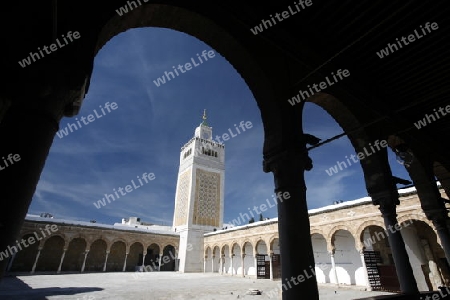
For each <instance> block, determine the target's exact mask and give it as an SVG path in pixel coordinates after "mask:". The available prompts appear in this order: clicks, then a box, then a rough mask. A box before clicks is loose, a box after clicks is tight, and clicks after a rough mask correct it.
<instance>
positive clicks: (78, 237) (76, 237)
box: [69, 234, 89, 245]
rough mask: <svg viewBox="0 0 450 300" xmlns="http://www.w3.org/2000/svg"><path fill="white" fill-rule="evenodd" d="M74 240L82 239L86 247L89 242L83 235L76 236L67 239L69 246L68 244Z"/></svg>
mask: <svg viewBox="0 0 450 300" xmlns="http://www.w3.org/2000/svg"><path fill="white" fill-rule="evenodd" d="M75 239H82V240H84V241H85V243H86V245H87V244H88V243H89V240H88V239H87V237H86V236H85V235H83V234H77V235H74V236H71V237H70V238H69V245H70V242H71V241H73V240H75Z"/></svg>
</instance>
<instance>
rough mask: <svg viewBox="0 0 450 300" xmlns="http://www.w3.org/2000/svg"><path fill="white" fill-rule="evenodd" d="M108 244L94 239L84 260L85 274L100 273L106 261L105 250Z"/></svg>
mask: <svg viewBox="0 0 450 300" xmlns="http://www.w3.org/2000/svg"><path fill="white" fill-rule="evenodd" d="M107 246H108V242H106V241H105V240H104V239H102V238H100V239H96V240H95V241H94V242H93V243H92V244H91V247H90V249H89V253H88V255H87V258H86V266H85V271H87V272H101V271H103V266H104V264H105V259H106V249H107Z"/></svg>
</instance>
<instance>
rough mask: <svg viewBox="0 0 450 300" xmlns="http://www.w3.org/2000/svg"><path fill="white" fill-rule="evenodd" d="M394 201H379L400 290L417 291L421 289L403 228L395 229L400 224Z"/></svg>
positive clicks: (406, 291) (405, 291)
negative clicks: (402, 232)
mask: <svg viewBox="0 0 450 300" xmlns="http://www.w3.org/2000/svg"><path fill="white" fill-rule="evenodd" d="M397 199H398V198H397ZM394 202H395V201H391V200H390V199H385V200H381V201H380V202H379V203H380V207H379V209H380V211H381V214H382V216H383V219H384V225H385V227H386V232H389V234H388V239H389V245H390V246H391V250H392V257H393V259H394V263H395V269H396V271H397V276H398V281H399V282H400V290H401V291H402V292H403V293H417V292H418V291H419V290H418V288H417V282H416V279H415V277H414V273H413V269H412V267H411V263H410V262H409V256H408V252H406V248H405V242H404V240H403V237H402V234H401V230H396V229H395V228H399V227H400V226H399V225H398V221H397V213H396V206H395V204H390V203H394ZM392 228H394V229H392ZM388 229H389V230H388Z"/></svg>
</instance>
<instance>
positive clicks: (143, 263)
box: [142, 252, 147, 267]
mask: <svg viewBox="0 0 450 300" xmlns="http://www.w3.org/2000/svg"><path fill="white" fill-rule="evenodd" d="M146 256H147V252H144V253H142V266H143V267H145V257H146Z"/></svg>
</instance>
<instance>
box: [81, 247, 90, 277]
mask: <svg viewBox="0 0 450 300" xmlns="http://www.w3.org/2000/svg"><path fill="white" fill-rule="evenodd" d="M88 253H89V250H86V251H85V252H84V260H83V265H82V266H81V273H83V272H84V267H85V266H86V258H87V256H88Z"/></svg>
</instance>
